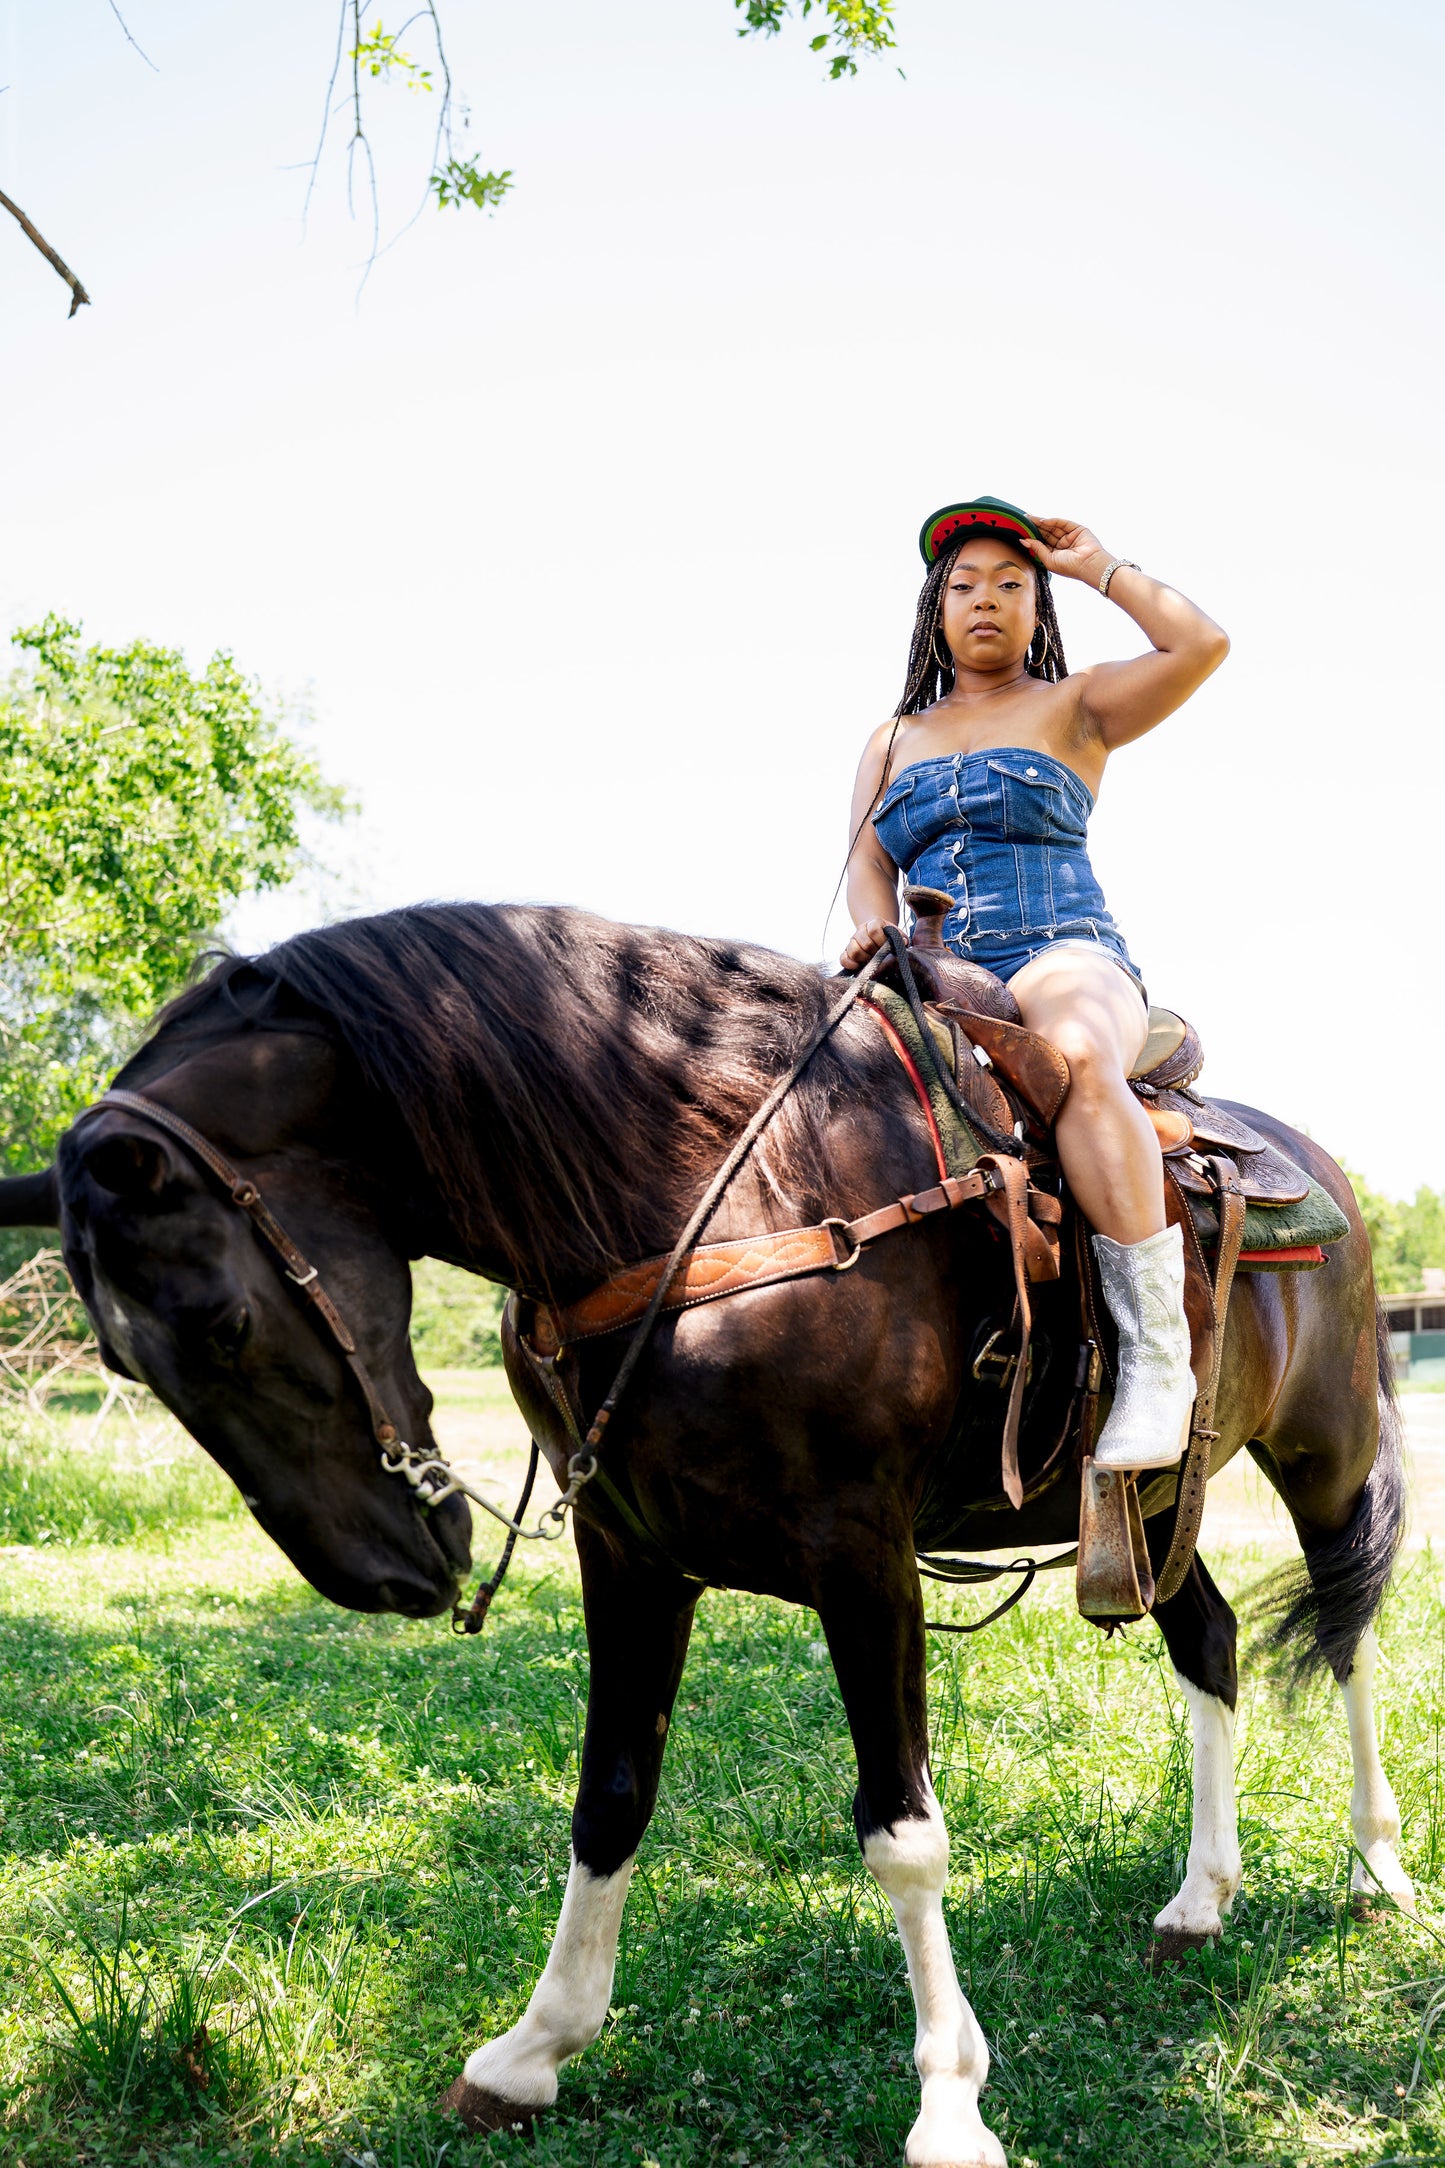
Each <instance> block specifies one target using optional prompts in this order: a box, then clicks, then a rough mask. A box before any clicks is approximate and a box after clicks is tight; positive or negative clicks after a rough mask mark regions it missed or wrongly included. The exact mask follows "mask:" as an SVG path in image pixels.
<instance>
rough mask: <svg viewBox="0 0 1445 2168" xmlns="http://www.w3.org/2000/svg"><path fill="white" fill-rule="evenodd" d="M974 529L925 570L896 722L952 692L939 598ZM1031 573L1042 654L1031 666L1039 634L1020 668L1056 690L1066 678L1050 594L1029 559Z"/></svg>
mask: <svg viewBox="0 0 1445 2168" xmlns="http://www.w3.org/2000/svg"><path fill="white" fill-rule="evenodd" d="M977 532H978V530H977V528H974V529H972V530H970V531H969V532H968V533H966V534H962V535H960V536H959V538H958V540H957V541H956V542H955V543H953V544H952V545H951V547H949V548H948V549H945V550H940V552H939V554H938V556H937V558H936V559H935V560H934V562H933V564H932V565H930V567H929V570H928V577H927V579H926V580H925V581H924V583H923V590H922V593H921V594H920V595H919V597H918V615H917V616H916V617H915V619H914V621H913V645H912V646H911V647H910V648H909V650H908V677H907V680H906V682H905V684H904V687H903V698H902V699H901V700H900V701H899V703H898V705H897V707H896V708H895V709H894V710H893V713H894V714H895V716H897V717H898V718H899V719H900V720H901V719H902V717H903V716H905V715H921V714H922V713H923V710H924V709H925V708H931V707H932V706H933V704H934V702H935V701H936V700H942V699H943V697H944V695H945V694H946V693H951V692H952V690H953V680H954V668H953V657H952V656H951V655H949V654H948V649H947V647H945V646H944V645H943V643H942V641H941V640H940V638H939V634H940V633H941V631H942V629H943V598H944V596H945V595H946V594H947V592H948V582H949V579H950V577H951V575H952V572H953V567H954V563H955V561H956V560H957V557H958V554H959V551H960V550H962V549H963V548H964V547H965V546H966V545H967V544H968V543H969V542H971V541H972V540H973V539H974V536H975V535H976V534H977ZM1029 562H1030V564H1031V565H1032V567H1033V575H1034V592H1035V594H1036V596H1037V598H1038V611H1039V631H1042V633H1043V635H1044V647H1043V653H1042V655H1040V656H1039V657H1038V659H1037V660H1035V657H1034V648H1035V644H1036V642H1037V640H1038V636H1039V631H1036V632H1035V634H1034V638H1033V639H1032V640H1030V642H1029V652H1028V660H1027V662H1026V664H1025V666H1024V667H1025V668H1026V670H1027V671H1028V674H1029V676H1030V677H1035V678H1040V679H1042V680H1043V682H1044V683H1045V684H1046V685H1057V684H1058V682H1059V680H1060V678H1065V677H1067V676H1068V674H1069V666H1068V664H1067V663H1066V662H1065V661H1064V643H1063V641H1062V640H1061V638H1060V637H1059V620H1058V618H1057V616H1056V615H1055V612H1054V588H1053V581H1052V580H1051V579H1050V577H1049V574H1048V571H1047V568H1046V567H1045V566H1043V565H1041V564H1039V563H1038V562H1037V560H1035V559H1030V560H1029ZM940 649H942V652H943V653H944V654H945V655H948V660H947V662H946V663H943V662H940V661H939V652H940Z"/></svg>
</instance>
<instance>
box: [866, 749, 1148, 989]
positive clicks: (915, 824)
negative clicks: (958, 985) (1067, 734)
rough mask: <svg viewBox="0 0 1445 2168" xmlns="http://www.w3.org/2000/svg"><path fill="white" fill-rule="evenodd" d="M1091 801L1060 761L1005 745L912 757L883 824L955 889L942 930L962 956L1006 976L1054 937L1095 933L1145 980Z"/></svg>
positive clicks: (905, 854)
mask: <svg viewBox="0 0 1445 2168" xmlns="http://www.w3.org/2000/svg"><path fill="white" fill-rule="evenodd" d="M1093 809H1094V800H1093V797H1092V795H1091V793H1090V792H1089V791H1088V789H1087V788H1086V787H1085V785H1084V784H1083V783H1082V782H1080V780H1079V778H1078V776H1076V775H1075V774H1074V772H1073V770H1072V769H1071V768H1066V767H1065V766H1064V765H1063V763H1062V761H1058V760H1051V759H1050V758H1049V756H1048V754H1047V753H1035V752H1033V751H1031V750H1030V749H1029V748H1028V747H1024V746H1013V745H997V746H989V747H987V748H985V749H984V750H983V751H982V752H978V753H939V754H936V755H935V756H934V757H933V758H932V759H931V760H920V761H915V762H914V764H913V765H912V766H911V767H908V768H904V769H903V770H902V771H901V772H900V773H899V774H898V775H897V776H895V777H894V779H893V781H892V782H891V783H890V784H889V786H888V789H887V790H886V792H885V793H884V796H883V802H882V804H881V805H880V806H879V808H878V810H877V812H876V813H875V814H874V816H873V826H874V828H875V830H876V831H877V835H878V840H879V842H880V843H881V844H882V846H883V848H884V850H885V851H886V852H887V853H888V856H889V857H890V858H891V859H892V860H893V863H894V864H895V865H896V866H897V867H898V869H899V871H900V872H901V873H902V874H903V875H904V876H905V878H906V879H907V880H909V881H911V882H912V883H914V885H915V886H917V887H920V888H937V889H942V890H944V891H945V892H946V893H947V894H948V895H950V896H952V897H953V898H954V904H953V908H952V910H951V911H950V912H949V913H948V915H947V917H946V918H945V920H944V922H943V937H944V940H945V941H946V942H947V943H948V946H949V947H950V948H951V949H953V950H955V951H956V953H957V954H959V955H960V956H967V957H968V958H969V959H970V961H971V962H973V963H980V964H984V965H986V966H987V968H988V969H989V970H990V971H993V972H996V973H997V974H998V976H999V977H1000V978H1008V977H1011V976H1012V974H1013V973H1014V972H1015V971H1019V970H1022V968H1023V966H1024V965H1025V964H1026V963H1028V962H1029V961H1030V960H1031V958H1032V957H1034V956H1037V955H1038V954H1040V953H1041V951H1042V950H1044V949H1046V948H1047V947H1048V946H1049V944H1050V943H1051V942H1054V941H1089V942H1096V943H1098V944H1099V945H1100V946H1101V947H1103V948H1105V949H1107V950H1108V951H1109V952H1110V954H1111V955H1112V956H1113V957H1114V958H1115V960H1116V961H1117V962H1119V963H1121V964H1122V965H1123V966H1124V968H1125V970H1126V971H1129V972H1131V973H1132V974H1133V976H1134V977H1135V978H1136V979H1137V978H1138V977H1139V972H1138V968H1137V966H1136V965H1135V964H1134V962H1133V960H1132V958H1131V957H1130V955H1129V951H1128V948H1127V947H1126V945H1125V941H1124V936H1123V935H1122V934H1121V933H1120V931H1119V929H1118V927H1117V926H1116V925H1115V923H1114V921H1113V919H1112V918H1111V917H1110V915H1109V909H1108V906H1107V904H1106V903H1105V902H1104V892H1103V890H1102V889H1101V888H1100V886H1099V883H1098V879H1097V877H1096V875H1095V873H1094V869H1093V867H1092V865H1091V864H1090V863H1089V843H1088V833H1089V815H1090V813H1092V811H1093Z"/></svg>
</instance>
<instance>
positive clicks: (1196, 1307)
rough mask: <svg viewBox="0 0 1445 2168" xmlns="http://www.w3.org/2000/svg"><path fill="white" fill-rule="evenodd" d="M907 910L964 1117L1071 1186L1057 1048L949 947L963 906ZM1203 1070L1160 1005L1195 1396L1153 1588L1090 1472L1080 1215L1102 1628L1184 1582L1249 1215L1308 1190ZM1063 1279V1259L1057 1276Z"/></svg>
mask: <svg viewBox="0 0 1445 2168" xmlns="http://www.w3.org/2000/svg"><path fill="white" fill-rule="evenodd" d="M904 900H905V902H906V903H907V904H908V905H909V907H910V908H911V910H912V912H913V914H914V928H913V933H912V937H911V941H910V944H909V949H908V959H909V963H910V965H911V967H912V970H913V974H914V977H915V979H916V980H917V982H918V985H919V988H920V991H922V992H923V994H924V995H925V1003H924V1014H925V1020H926V1022H927V1025H928V1028H929V1031H930V1035H931V1037H932V1040H933V1043H934V1046H935V1047H936V1048H937V1050H938V1052H939V1053H940V1054H941V1055H942V1056H943V1058H944V1059H945V1060H946V1062H947V1064H948V1067H949V1069H950V1070H951V1072H952V1077H953V1080H954V1082H955V1085H956V1088H957V1093H958V1097H959V1099H960V1100H961V1101H962V1102H963V1106H964V1108H965V1110H966V1112H967V1115H968V1117H969V1119H970V1120H971V1122H972V1123H974V1124H975V1125H976V1126H977V1128H978V1129H979V1130H980V1131H981V1132H982V1134H983V1136H984V1137H985V1138H986V1139H988V1140H989V1141H996V1142H998V1143H1005V1142H1006V1141H1009V1140H1011V1142H1012V1148H1013V1149H1014V1150H1015V1151H1016V1152H1017V1151H1021V1152H1022V1156H1023V1157H1024V1159H1025V1161H1026V1163H1027V1165H1028V1168H1029V1175H1030V1184H1031V1187H1032V1185H1033V1184H1034V1182H1036V1181H1037V1182H1040V1183H1042V1184H1043V1185H1044V1186H1045V1187H1046V1188H1048V1189H1052V1190H1054V1191H1057V1190H1058V1189H1059V1188H1060V1187H1061V1185H1060V1183H1059V1179H1058V1174H1057V1169H1056V1167H1055V1165H1054V1163H1053V1162H1054V1145H1053V1138H1052V1125H1053V1122H1054V1120H1055V1118H1056V1116H1057V1114H1058V1112H1059V1109H1060V1108H1061V1107H1062V1105H1063V1102H1064V1098H1065V1096H1066V1094H1067V1092H1068V1089H1069V1069H1068V1064H1067V1062H1066V1061H1065V1059H1064V1057H1063V1055H1062V1054H1060V1053H1059V1051H1058V1050H1057V1048H1055V1047H1053V1046H1051V1045H1050V1044H1049V1043H1048V1041H1047V1040H1045V1039H1041V1038H1039V1037H1038V1036H1037V1035H1036V1034H1034V1033H1032V1032H1030V1031H1028V1030H1026V1029H1025V1027H1024V1025H1023V1021H1022V1018H1021V1016H1020V1012H1019V1007H1018V1003H1017V1002H1016V1001H1015V999H1014V997H1013V995H1012V994H1011V993H1010V992H1009V990H1008V988H1007V986H1006V985H1004V984H1003V982H1002V981H1001V980H999V979H996V978H995V977H994V976H993V974H992V972H990V971H986V970H984V969H983V968H982V966H980V965H978V964H974V963H969V962H967V961H965V960H964V959H963V958H962V957H959V956H957V955H955V954H954V953H953V952H952V951H951V950H950V949H948V948H947V947H946V946H945V944H944V940H943V921H944V917H945V915H946V914H947V912H948V911H950V910H951V909H952V907H953V898H952V897H951V896H949V895H947V894H946V893H944V892H943V891H941V890H937V889H926V888H911V889H908V890H907V891H906V892H905V897H904ZM1203 1060H1204V1052H1203V1047H1202V1046H1201V1044H1200V1040H1199V1037H1198V1034H1197V1033H1196V1032H1195V1031H1194V1029H1193V1028H1192V1026H1191V1025H1189V1024H1187V1023H1186V1022H1185V1021H1184V1019H1183V1018H1182V1017H1179V1016H1176V1015H1175V1014H1174V1013H1173V1011H1172V1010H1169V1009H1159V1008H1151V1010H1150V1012H1149V1036H1148V1038H1147V1039H1146V1041H1145V1044H1144V1047H1143V1049H1142V1051H1141V1053H1140V1055H1139V1058H1138V1060H1137V1062H1136V1063H1135V1065H1134V1069H1133V1071H1132V1072H1131V1075H1130V1083H1131V1085H1132V1087H1133V1089H1134V1091H1135V1093H1136V1094H1137V1096H1138V1098H1139V1100H1140V1101H1141V1103H1142V1105H1143V1106H1144V1109H1145V1111H1146V1112H1147V1114H1148V1115H1149V1118H1150V1120H1151V1122H1152V1123H1153V1126H1154V1131H1155V1135H1156V1136H1157V1138H1158V1140H1159V1146H1160V1150H1161V1152H1162V1154H1163V1156H1164V1175H1165V1197H1166V1207H1167V1218H1168V1221H1169V1223H1170V1224H1171V1225H1177V1226H1178V1227H1179V1228H1180V1230H1181V1232H1182V1235H1183V1242H1184V1258H1185V1294H1184V1300H1185V1313H1186V1316H1187V1318H1188V1321H1189V1328H1190V1335H1191V1341H1192V1367H1193V1370H1194V1376H1195V1382H1196V1386H1197V1397H1196V1400H1195V1405H1194V1415H1193V1420H1192V1423H1191V1426H1190V1437H1189V1444H1188V1448H1187V1451H1186V1454H1185V1458H1184V1461H1183V1464H1182V1466H1181V1469H1180V1472H1179V1478H1178V1486H1177V1498H1178V1504H1177V1508H1176V1515H1175V1526H1174V1534H1173V1538H1172V1541H1171V1545H1170V1551H1169V1556H1168V1558H1167V1560H1166V1562H1165V1565H1164V1567H1163V1569H1162V1571H1161V1573H1160V1576H1159V1583H1158V1587H1157V1589H1156V1588H1155V1585H1154V1581H1153V1578H1152V1575H1151V1573H1150V1567H1149V1559H1148V1554H1147V1551H1146V1549H1145V1544H1144V1529H1143V1518H1142V1515H1141V1512H1140V1508H1139V1500H1138V1494H1137V1485H1136V1479H1135V1477H1134V1476H1133V1475H1122V1476H1121V1475H1119V1474H1116V1473H1114V1472H1111V1471H1109V1470H1106V1469H1101V1468H1098V1467H1096V1465H1095V1463H1094V1460H1093V1457H1092V1453H1091V1450H1090V1448H1091V1447H1092V1444H1093V1440H1094V1437H1095V1435H1096V1434H1097V1427H1098V1413H1099V1396H1100V1393H1101V1390H1102V1387H1103V1385H1104V1382H1105V1377H1106V1371H1107V1361H1108V1358H1107V1354H1106V1350H1105V1346H1104V1341H1103V1331H1102V1329H1101V1320H1103V1319H1104V1318H1105V1317H1106V1312H1105V1310H1104V1306H1103V1304H1102V1302H1101V1301H1100V1299H1099V1289H1098V1283H1097V1276H1096V1271H1095V1266H1094V1260H1093V1251H1092V1245H1091V1244H1090V1243H1089V1240H1088V1231H1087V1229H1086V1228H1085V1227H1084V1225H1083V1222H1082V1219H1081V1217H1080V1216H1079V1215H1077V1214H1075V1215H1074V1219H1075V1237H1076V1241H1075V1248H1076V1255H1077V1261H1078V1267H1079V1283H1080V1294H1081V1307H1082V1313H1083V1314H1082V1317H1081V1319H1080V1333H1079V1336H1080V1342H1081V1351H1082V1352H1081V1358H1080V1365H1079V1369H1080V1376H1079V1386H1080V1393H1079V1407H1078V1419H1077V1420H1078V1428H1077V1435H1076V1439H1075V1451H1076V1453H1077V1455H1078V1459H1079V1465H1080V1470H1081V1477H1082V1491H1081V1509H1080V1530H1079V1552H1078V1563H1077V1573H1076V1583H1077V1593H1078V1601H1079V1608H1080V1610H1081V1611H1082V1612H1083V1613H1084V1615H1085V1616H1086V1617H1088V1618H1090V1619H1092V1620H1093V1621H1094V1622H1095V1623H1097V1624H1098V1625H1100V1626H1104V1627H1108V1626H1112V1625H1114V1624H1119V1623H1123V1622H1125V1621H1127V1620H1128V1619H1131V1618H1138V1617H1140V1616H1142V1615H1143V1613H1144V1612H1145V1611H1147V1610H1148V1609H1150V1608H1151V1606H1152V1604H1153V1603H1154V1602H1155V1601H1156V1600H1164V1599H1167V1598H1168V1597H1170V1596H1172V1595H1174V1594H1175V1593H1176V1591H1177V1590H1178V1588H1179V1587H1180V1585H1181V1583H1182V1582H1183V1579H1184V1576H1185V1575H1186V1573H1187V1572H1188V1570H1189V1565H1190V1561H1191V1559H1192V1556H1193V1552H1194V1545H1195V1542H1196V1540H1197V1537H1198V1533H1199V1524H1200V1519H1201V1517H1202V1514H1203V1510H1204V1491H1205V1485H1206V1483H1207V1482H1208V1479H1209V1449H1210V1447H1211V1445H1212V1444H1213V1442H1214V1440H1215V1438H1216V1437H1217V1435H1218V1433H1217V1432H1216V1431H1215V1430H1214V1428H1213V1427H1212V1426H1213V1415H1214V1406H1215V1399H1216V1395H1217V1392H1218V1385H1219V1362H1220V1353H1221V1348H1222V1343H1223V1337H1224V1326H1225V1320H1226V1316H1227V1312H1228V1305H1229V1294H1230V1288H1231V1286H1232V1283H1233V1279H1234V1273H1235V1270H1236V1267H1237V1266H1238V1264H1239V1262H1240V1259H1241V1255H1242V1254H1247V1253H1242V1240H1243V1233H1244V1221H1245V1212H1246V1209H1247V1206H1248V1205H1249V1204H1250V1203H1251V1202H1259V1203H1267V1204H1275V1205H1283V1204H1287V1203H1294V1202H1297V1201H1299V1200H1300V1199H1302V1198H1304V1197H1305V1196H1306V1195H1307V1194H1308V1190H1309V1182H1308V1179H1307V1178H1306V1176H1305V1175H1303V1174H1302V1173H1301V1171H1300V1170H1299V1168H1297V1167H1295V1166H1293V1165H1292V1164H1291V1162H1290V1161H1289V1160H1287V1159H1286V1158H1285V1157H1284V1155H1283V1154H1282V1153H1280V1152H1278V1151H1276V1150H1275V1149H1274V1147H1273V1146H1272V1145H1271V1144H1270V1143H1269V1142H1268V1140H1267V1139H1266V1138H1264V1137H1262V1136H1260V1135H1259V1134H1258V1133H1257V1132H1256V1131H1255V1130H1253V1129H1251V1128H1250V1127H1249V1126H1248V1124H1247V1123H1245V1122H1242V1121H1240V1120H1239V1119H1238V1117H1237V1116H1235V1115H1233V1114H1230V1113H1228V1112H1227V1111H1226V1110H1224V1109H1223V1108H1219V1107H1212V1106H1210V1105H1209V1103H1208V1102H1207V1101H1206V1100H1204V1099H1202V1098H1200V1097H1199V1095H1198V1094H1197V1093H1196V1092H1195V1091H1193V1090H1192V1089H1191V1087H1192V1085H1193V1083H1194V1080H1195V1078H1196V1077H1197V1076H1198V1074H1199V1071H1200V1069H1201V1068H1202V1066H1203ZM1211 1236H1212V1240H1211V1239H1210V1238H1211ZM1208 1253H1212V1254H1208ZM1296 1261H1297V1262H1299V1263H1314V1262H1323V1252H1322V1251H1321V1252H1319V1253H1317V1255H1313V1256H1309V1257H1306V1256H1305V1255H1303V1254H1301V1255H1300V1256H1299V1257H1298V1258H1297V1260H1296ZM1057 1269H1058V1267H1057V1263H1055V1264H1054V1265H1053V1266H1052V1270H1053V1271H1054V1272H1055V1273H1056V1272H1057ZM1048 1270H1049V1268H1048V1267H1047V1266H1046V1267H1045V1268H1044V1270H1043V1271H1041V1272H1038V1273H1037V1274H1035V1272H1034V1270H1033V1266H1032V1264H1031V1265H1030V1276H1031V1277H1035V1276H1037V1277H1045V1276H1047V1274H1048ZM993 1359H994V1360H995V1361H997V1360H998V1358H997V1357H996V1356H995V1357H994V1358H993ZM1014 1359H1017V1360H1019V1361H1021V1362H1026V1361H1027V1349H1026V1347H1025V1346H1024V1345H1023V1344H1022V1337H1021V1336H1020V1345H1019V1347H1018V1348H1017V1349H1016V1351H1015V1357H1014V1358H1005V1363H1007V1361H1009V1360H1014ZM1000 1382H1004V1380H1001V1381H1000ZM1058 1472H1059V1473H1062V1472H1063V1470H1062V1467H1060V1468H1059V1471H1058ZM1006 1484H1007V1475H1006ZM1010 1495H1011V1496H1012V1495H1013V1493H1012V1490H1011V1491H1010ZM1014 1502H1015V1503H1017V1499H1015V1501H1014Z"/></svg>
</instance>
